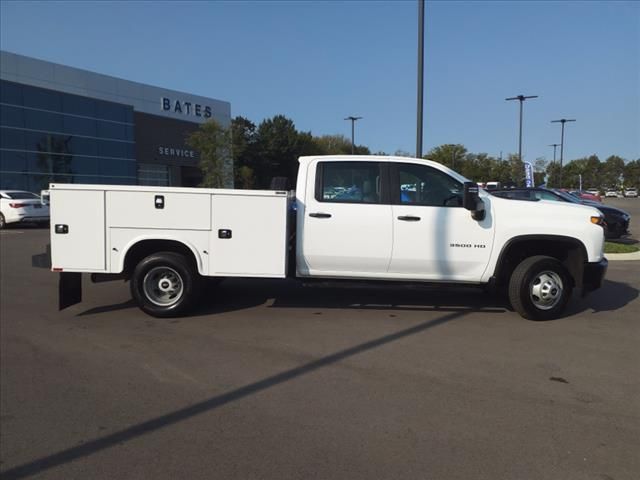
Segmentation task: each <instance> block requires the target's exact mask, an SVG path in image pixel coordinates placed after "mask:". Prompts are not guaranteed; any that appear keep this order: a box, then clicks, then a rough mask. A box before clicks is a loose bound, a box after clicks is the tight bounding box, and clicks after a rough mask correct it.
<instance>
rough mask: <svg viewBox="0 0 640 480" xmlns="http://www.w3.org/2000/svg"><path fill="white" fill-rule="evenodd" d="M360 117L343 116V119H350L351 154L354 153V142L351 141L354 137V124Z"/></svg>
mask: <svg viewBox="0 0 640 480" xmlns="http://www.w3.org/2000/svg"><path fill="white" fill-rule="evenodd" d="M361 118H362V117H353V116H351V117H347V118H345V120H351V155H353V154H354V153H355V147H354V145H355V144H354V143H353V138H354V126H355V124H356V121H358V120H360V119H361Z"/></svg>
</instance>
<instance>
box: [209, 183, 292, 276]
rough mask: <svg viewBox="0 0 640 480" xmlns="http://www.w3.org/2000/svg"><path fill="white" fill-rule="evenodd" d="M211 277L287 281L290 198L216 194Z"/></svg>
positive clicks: (213, 203)
mask: <svg viewBox="0 0 640 480" xmlns="http://www.w3.org/2000/svg"><path fill="white" fill-rule="evenodd" d="M211 203H212V213H213V229H212V232H211V252H210V253H211V254H210V258H211V268H210V269H209V275H218V276H229V277H233V276H235V277H272V278H284V277H285V276H286V268H287V198H286V197H285V196H282V195H275V194H270V193H265V195H242V194H214V195H213V196H212V197H211Z"/></svg>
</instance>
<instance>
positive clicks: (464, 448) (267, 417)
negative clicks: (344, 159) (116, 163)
mask: <svg viewBox="0 0 640 480" xmlns="http://www.w3.org/2000/svg"><path fill="white" fill-rule="evenodd" d="M620 201H625V200H624V199H620ZM626 202H627V205H634V206H635V205H640V201H638V202H636V203H634V204H631V203H629V202H631V200H626ZM612 203H613V202H612ZM630 213H631V212H630ZM635 217H636V218H640V215H636V216H635ZM47 239H48V231H47V230H44V229H30V228H24V229H17V228H12V229H10V230H7V231H3V232H0V255H1V256H0V413H1V422H0V476H2V478H47V479H50V478H51V479H114V478H118V479H129V478H130V479H147V478H149V479H165V478H166V479H173V478H185V479H187V478H188V479H217V478H220V479H232V478H237V479H278V480H282V479H311V478H318V479H327V478H340V479H350V480H351V479H372V478H389V479H403V478H407V479H414V478H415V479H418V478H420V479H422V478H432V479H464V480H468V479H491V480H495V479H545V480H546V479H562V480H570V479H581V480H582V479H594V480H595V479H597V480H603V479H609V480H611V479H615V480H623V479H628V480H635V479H637V478H640V455H639V454H638V453H639V452H640V386H639V382H638V380H639V379H638V367H639V366H640V349H639V348H638V344H639V343H638V340H639V339H640V335H639V333H640V332H639V328H638V322H639V320H638V319H639V318H640V316H639V315H638V313H639V311H640V308H639V307H640V301H639V300H638V291H639V289H640V262H612V263H611V264H610V268H609V272H608V274H607V280H606V281H605V284H604V286H603V288H602V289H600V290H599V291H596V292H594V293H593V294H591V295H589V296H588V297H586V298H584V299H582V298H580V297H579V296H578V295H574V299H573V302H572V304H571V307H570V309H569V312H568V314H567V315H566V316H565V317H564V318H561V319H559V320H555V321H548V322H533V321H528V320H524V319H522V318H520V317H519V316H518V315H517V314H516V313H514V312H512V311H510V309H509V308H507V307H506V306H505V305H504V303H502V302H501V301H499V300H498V299H495V298H493V297H489V296H487V295H485V294H484V293H483V292H481V291H477V290H473V289H459V290H424V289H403V290H394V291H388V290H384V289H350V290H347V289H335V288H334V289H318V288H313V289H305V288H301V287H299V286H297V285H295V284H293V283H292V282H289V281H257V280H234V281H225V282H223V283H222V284H221V285H220V287H219V288H218V289H216V290H213V291H212V292H211V293H210V294H209V295H208V296H207V298H206V299H205V300H204V301H203V304H202V305H201V307H200V308H199V310H198V311H197V312H196V313H195V314H194V315H192V316H190V317H187V318H180V319H166V320H161V319H155V318H151V317H148V316H146V315H145V314H143V313H142V312H141V311H139V310H138V309H137V308H136V307H135V306H134V305H133V304H132V302H131V301H130V299H129V298H130V297H129V291H128V284H126V283H123V282H110V283H105V284H95V285H94V284H90V283H88V282H85V285H84V286H85V296H84V301H83V303H82V304H80V305H76V306H74V307H71V308H69V309H67V310H65V311H62V312H58V311H57V309H56V302H57V287H56V282H57V279H56V274H53V273H51V272H49V271H48V270H46V269H38V268H33V267H32V266H31V256H32V255H33V254H36V253H40V252H43V251H44V248H45V245H46V243H47Z"/></svg>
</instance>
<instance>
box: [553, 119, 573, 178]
mask: <svg viewBox="0 0 640 480" xmlns="http://www.w3.org/2000/svg"><path fill="white" fill-rule="evenodd" d="M575 121H576V120H575V118H569V119H567V118H561V119H560V120H551V123H561V124H562V130H561V133H560V174H559V178H560V179H559V181H558V187H559V188H562V159H563V158H564V124H565V123H567V122H575Z"/></svg>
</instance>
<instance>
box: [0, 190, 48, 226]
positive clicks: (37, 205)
mask: <svg viewBox="0 0 640 480" xmlns="http://www.w3.org/2000/svg"><path fill="white" fill-rule="evenodd" d="M29 222H33V223H39V224H45V223H48V222H49V207H48V206H47V205H43V204H42V202H41V201H40V197H39V196H38V195H36V194H35V193H31V192H23V191H20V190H0V229H3V228H5V227H6V226H7V225H8V224H10V223H29Z"/></svg>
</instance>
